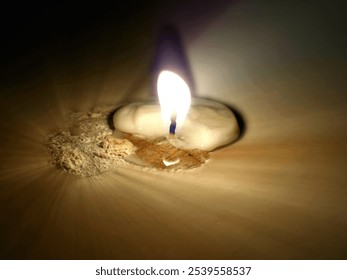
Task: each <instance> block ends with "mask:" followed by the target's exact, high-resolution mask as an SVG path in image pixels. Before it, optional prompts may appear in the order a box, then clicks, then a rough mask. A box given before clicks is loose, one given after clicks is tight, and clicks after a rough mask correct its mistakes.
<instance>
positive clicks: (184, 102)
mask: <svg viewBox="0 0 347 280" xmlns="http://www.w3.org/2000/svg"><path fill="white" fill-rule="evenodd" d="M157 90H158V97H159V103H160V108H161V115H162V118H163V121H164V125H165V127H169V126H170V123H171V118H172V117H174V116H175V117H176V123H177V129H179V128H180V127H182V125H183V123H184V120H185V118H186V116H187V114H188V111H189V108H190V103H191V96H190V90H189V87H188V85H187V83H186V82H185V81H184V80H183V79H182V78H181V77H180V76H179V75H177V74H176V73H174V72H171V71H166V70H165V71H162V72H161V73H160V74H159V77H158V84H157Z"/></svg>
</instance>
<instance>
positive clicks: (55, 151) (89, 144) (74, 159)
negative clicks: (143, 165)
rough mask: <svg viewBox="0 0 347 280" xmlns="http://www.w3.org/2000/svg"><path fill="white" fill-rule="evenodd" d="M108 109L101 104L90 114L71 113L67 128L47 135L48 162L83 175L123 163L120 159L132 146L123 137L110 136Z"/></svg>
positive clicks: (99, 171)
mask: <svg viewBox="0 0 347 280" xmlns="http://www.w3.org/2000/svg"><path fill="white" fill-rule="evenodd" d="M111 111H112V109H111V108H109V107H104V108H97V109H95V110H93V111H92V112H89V113H71V114H70V116H69V121H68V128H67V129H65V130H60V131H59V132H57V133H54V134H51V135H49V136H48V139H47V147H48V149H49V152H50V156H51V159H50V162H51V163H52V164H54V165H55V166H57V167H58V168H60V169H63V170H66V171H68V172H70V173H72V174H74V175H78V176H82V177H90V176H95V175H100V174H101V173H104V172H106V171H109V170H111V169H113V168H115V167H117V166H124V164H125V163H124V160H123V158H124V157H125V156H127V155H130V154H131V153H133V152H134V146H133V145H132V143H131V142H129V141H128V140H126V139H117V138H115V137H113V136H112V133H113V131H112V129H111V128H110V127H109V125H108V123H107V116H108V115H109V114H110V113H111Z"/></svg>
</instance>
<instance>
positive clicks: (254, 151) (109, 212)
mask: <svg viewBox="0 0 347 280" xmlns="http://www.w3.org/2000/svg"><path fill="white" fill-rule="evenodd" d="M192 2H194V1H192ZM217 2H218V1H217ZM224 2H225V3H224ZM245 2H247V3H245ZM273 2H274V3H272V2H271V1H269V2H267V3H263V4H260V2H259V1H244V2H242V1H239V2H235V3H234V2H232V3H227V1H221V2H220V3H221V4H220V5H222V6H221V7H219V6H218V5H217V7H214V11H216V13H208V11H210V10H211V9H206V11H201V12H200V13H201V14H199V15H194V17H187V16H185V15H186V14H187V11H186V9H188V8H189V9H190V7H189V6H188V7H186V6H183V8H182V10H180V8H179V7H178V8H177V10H175V11H176V12H177V14H174V15H173V17H174V16H175V17H174V18H173V22H174V23H175V24H176V25H177V27H178V28H179V29H180V30H181V35H182V38H183V41H184V42H185V46H186V49H187V54H188V57H189V59H190V63H191V68H192V73H193V74H194V78H195V81H194V82H195V85H196V88H197V90H196V92H197V93H198V95H199V96H202V97H209V98H212V99H215V100H217V101H221V102H224V103H225V104H226V105H229V106H230V107H232V108H234V110H236V112H237V113H238V114H239V116H240V120H241V121H242V123H243V131H244V133H243V137H242V138H241V139H240V140H239V141H238V142H236V143H235V144H234V145H231V146H229V147H226V148H224V149H221V150H218V151H216V152H214V153H213V154H212V155H211V161H210V163H209V164H207V165H205V166H204V167H203V168H202V169H201V170H199V171H197V172H192V173H189V174H166V173H163V174H153V173H146V172H141V171H134V170H128V169H119V170H117V171H115V172H112V173H107V174H105V175H103V176H100V177H96V178H92V179H80V178H78V177H75V176H73V175H69V174H67V173H64V172H61V171H59V170H57V169H55V168H54V167H51V166H49V165H48V164H47V162H48V159H47V153H46V150H45V147H44V146H43V144H42V143H43V141H44V137H45V136H46V135H47V133H48V132H50V131H52V130H54V129H55V128H57V127H59V126H61V125H63V123H64V118H63V116H64V113H65V112H66V111H67V110H77V111H84V110H88V109H90V108H93V107H94V106H97V105H104V104H123V103H125V102H129V101H134V100H145V99H146V98H148V97H150V96H152V94H151V93H150V86H149V85H150V80H151V79H150V76H149V70H148V69H149V65H150V58H151V54H152V51H153V49H152V39H153V37H154V34H155V32H154V31H153V30H154V26H155V22H156V21H155V17H150V16H148V17H145V18H146V19H147V21H146V24H140V23H141V22H138V21H136V20H135V21H134V23H132V24H130V25H126V28H127V32H124V30H123V31H121V29H122V28H124V27H123V26H120V25H117V24H116V23H117V22H116V23H113V25H112V27H113V28H106V25H105V26H103V27H105V28H103V30H104V33H98V32H96V33H95V34H98V36H96V35H95V34H94V33H90V34H91V35H85V34H84V35H83V36H87V38H89V39H90V40H87V41H83V40H82V39H80V40H81V41H78V40H79V38H80V37H78V38H77V39H76V40H77V41H78V42H79V43H78V44H77V46H78V48H77V47H76V49H74V48H72V47H71V50H70V49H69V47H68V46H70V45H69V42H71V41H70V40H72V39H71V38H65V39H64V40H65V41H64V43H65V44H66V46H65V48H64V49H63V50H59V48H56V47H54V46H53V45H50V43H47V46H45V50H47V51H46V52H45V53H44V54H42V53H40V54H38V53H35V52H27V53H26V54H27V56H28V57H29V58H28V59H27V60H25V59H23V60H19V62H17V64H15V65H14V66H13V67H17V66H18V67H19V68H18V69H19V70H18V71H17V72H16V71H14V72H11V73H9V74H8V75H7V76H6V77H7V80H6V81H3V82H2V87H1V94H2V103H1V112H0V114H1V124H0V125H1V127H0V131H1V138H2V140H1V148H0V155H1V162H0V167H1V169H0V257H1V258H3V259H336V258H341V259H345V258H346V257H347V245H346V244H347V243H346V242H345V241H346V230H347V218H346V213H347V186H346V179H347V178H346V164H347V160H346V158H347V155H346V140H347V131H346V125H347V123H346V110H345V109H346V108H345V107H346V82H345V73H346V63H345V62H346V58H345V55H344V51H343V50H344V46H345V41H344V40H345V39H343V38H342V37H343V36H342V33H339V32H340V31H341V30H340V29H339V28H340V26H341V25H340V20H341V19H342V15H343V13H342V12H341V9H340V8H339V6H337V5H336V6H334V5H331V6H329V5H328V6H327V7H325V6H323V5H319V4H317V3H316V4H315V5H316V6H314V9H313V8H312V7H311V6H310V5H308V4H302V3H292V2H291V3H292V4H288V3H287V4H285V5H284V4H283V5H279V4H277V1H273ZM280 2H281V1H280ZM211 5H212V4H211ZM212 10H213V9H212ZM148 13H149V12H148ZM156 13H157V12H155V10H154V11H153V14H155V15H156V16H158V18H160V16H159V15H160V13H159V15H158V14H156ZM204 13H205V14H206V15H205V16H204ZM149 15H150V13H149ZM141 20H142V19H141ZM175 20H176V21H177V22H175ZM194 20H195V21H194ZM125 24H127V23H125ZM184 27H186V28H184ZM100 28H101V27H100ZM125 33H126V35H124V34H125ZM88 34H89V33H88ZM120 34H122V36H121V35H120ZM80 36H82V35H80ZM83 36H82V37H83ZM88 36H89V37H88ZM112 36H114V39H110V38H113V37H112ZM117 36H121V39H119V38H118V37H117ZM82 37H81V38H82ZM83 38H84V37H83ZM82 41H83V43H82ZM129 46H130V47H129ZM29 54H31V56H29ZM41 56H43V57H44V59H41V60H40V59H38V58H39V57H41ZM30 57H31V58H30ZM31 59H32V60H31ZM35 62H36V63H37V64H38V66H37V67H38V70H37V71H36V70H35V71H34V70H32V71H31V70H30V69H31V68H30V67H34V66H33V65H36V64H35ZM26 63H27V64H26ZM23 65H29V66H28V67H29V70H28V71H27V72H25V73H27V74H26V75H22V76H21V75H20V74H21V73H22V72H20V69H24V68H25V67H24V66H23ZM20 67H22V68H20ZM25 69H26V68H25ZM32 69H36V68H32ZM12 70H13V69H12ZM23 71H24V70H23ZM28 73H31V74H28ZM17 75H18V76H17Z"/></svg>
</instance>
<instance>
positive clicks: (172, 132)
mask: <svg viewBox="0 0 347 280" xmlns="http://www.w3.org/2000/svg"><path fill="white" fill-rule="evenodd" d="M176 119H177V114H176V113H172V115H171V124H170V128H169V133H170V136H171V137H172V136H174V135H175V132H176Z"/></svg>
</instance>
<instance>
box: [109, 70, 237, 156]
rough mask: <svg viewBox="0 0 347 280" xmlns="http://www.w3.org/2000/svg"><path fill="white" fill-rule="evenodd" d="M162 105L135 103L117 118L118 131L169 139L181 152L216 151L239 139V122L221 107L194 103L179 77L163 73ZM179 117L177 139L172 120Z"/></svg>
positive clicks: (197, 100) (160, 88) (216, 103)
mask: <svg viewBox="0 0 347 280" xmlns="http://www.w3.org/2000/svg"><path fill="white" fill-rule="evenodd" d="M157 88H158V96H159V102H160V104H159V103H154V102H147V103H143V102H141V103H132V104H129V105H125V106H123V107H122V108H120V109H119V110H118V111H117V112H116V113H115V114H114V116H113V123H114V126H115V128H116V130H119V131H121V132H125V133H131V134H134V135H135V136H138V137H141V138H149V139H151V138H157V137H167V140H168V141H169V142H170V144H171V145H173V146H175V147H177V148H180V149H200V150H203V151H212V150H214V149H216V148H218V147H220V146H224V145H226V144H229V143H231V142H232V141H233V140H235V139H236V138H237V137H238V136H239V127H238V124H237V120H236V118H235V116H234V114H233V112H232V111H231V110H229V109H228V108H227V107H226V106H224V105H223V104H221V103H218V102H214V101H210V100H205V99H200V98H199V99H197V98H196V99H191V96H190V91H189V87H188V85H187V84H186V83H185V81H184V80H183V79H182V78H181V77H180V76H178V75H177V74H175V73H173V72H170V71H163V72H161V73H160V75H159V77H158V87H157ZM173 116H174V117H175V121H176V128H175V131H174V132H175V136H174V137H168V135H169V132H172V129H173V128H172V117H173Z"/></svg>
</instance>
